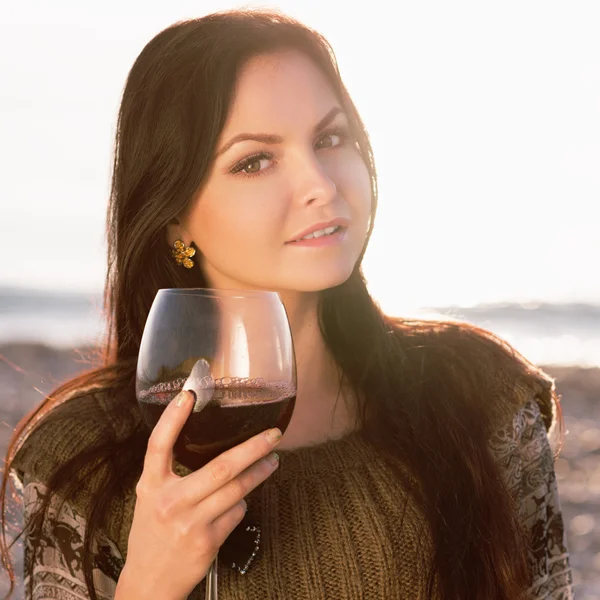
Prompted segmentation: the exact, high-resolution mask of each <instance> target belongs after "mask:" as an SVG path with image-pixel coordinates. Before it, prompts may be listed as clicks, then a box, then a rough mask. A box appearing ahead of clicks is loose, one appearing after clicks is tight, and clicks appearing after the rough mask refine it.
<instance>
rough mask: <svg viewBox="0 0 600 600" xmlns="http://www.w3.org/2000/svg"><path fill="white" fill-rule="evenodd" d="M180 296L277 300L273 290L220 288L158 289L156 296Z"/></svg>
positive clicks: (276, 294)
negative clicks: (161, 294)
mask: <svg viewBox="0 0 600 600" xmlns="http://www.w3.org/2000/svg"><path fill="white" fill-rule="evenodd" d="M160 293H163V294H174V295H178V294H181V295H182V296H202V297H205V298H233V299H235V298H240V299H241V298H277V299H278V300H280V299H281V298H280V297H279V293H278V292H275V291H273V290H245V289H220V288H160V289H159V290H158V292H157V295H158V294H160Z"/></svg>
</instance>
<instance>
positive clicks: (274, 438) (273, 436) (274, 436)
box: [266, 427, 282, 444]
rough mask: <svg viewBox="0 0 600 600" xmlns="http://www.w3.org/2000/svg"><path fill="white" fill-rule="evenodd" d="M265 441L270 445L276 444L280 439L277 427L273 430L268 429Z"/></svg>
mask: <svg viewBox="0 0 600 600" xmlns="http://www.w3.org/2000/svg"><path fill="white" fill-rule="evenodd" d="M266 436H267V440H269V442H271V444H276V443H277V442H278V441H279V440H280V439H281V437H282V433H281V431H280V430H279V429H277V427H275V429H269V431H267V433H266Z"/></svg>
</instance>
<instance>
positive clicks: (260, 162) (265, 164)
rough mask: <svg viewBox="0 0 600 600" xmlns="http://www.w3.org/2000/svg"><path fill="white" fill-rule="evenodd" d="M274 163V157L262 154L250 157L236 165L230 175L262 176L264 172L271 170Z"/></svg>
mask: <svg viewBox="0 0 600 600" xmlns="http://www.w3.org/2000/svg"><path fill="white" fill-rule="evenodd" d="M272 161H273V155H272V154H267V153H265V152H261V153H260V154H255V155H254V156H249V157H248V158H245V159H244V160H242V161H240V162H239V163H238V164H237V165H235V166H234V167H233V168H232V169H231V170H230V173H232V174H234V175H235V174H236V173H241V174H243V175H262V173H263V172H264V171H266V170H267V169H269V167H270V166H271V165H270V163H271V162H272Z"/></svg>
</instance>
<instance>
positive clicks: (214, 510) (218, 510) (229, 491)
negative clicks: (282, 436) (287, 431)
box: [198, 452, 279, 523]
mask: <svg viewBox="0 0 600 600" xmlns="http://www.w3.org/2000/svg"><path fill="white" fill-rule="evenodd" d="M278 466H279V456H278V455H277V453H275V452H273V453H271V454H269V455H268V456H266V457H265V458H263V459H261V460H259V461H258V462H256V463H254V464H253V465H252V466H251V467H248V468H247V469H246V470H245V471H244V472H243V473H240V474H239V475H238V476H237V477H236V478H235V479H233V480H231V481H230V482H229V483H226V484H225V485H224V486H222V487H221V488H219V489H218V490H217V491H216V492H214V493H213V494H210V496H207V497H206V498H205V499H204V500H202V502H200V503H199V505H198V511H199V514H201V515H202V517H201V518H202V519H205V522H207V523H210V522H214V521H216V520H218V519H219V517H220V516H221V515H222V514H223V513H224V512H226V511H228V510H229V509H230V508H232V507H234V506H235V505H236V504H239V503H240V501H241V500H243V499H244V498H245V496H247V495H248V494H249V493H250V492H251V491H252V490H253V489H254V488H256V487H258V486H259V485H260V484H261V483H263V482H264V481H265V480H266V479H268V478H269V477H270V476H271V475H272V474H273V473H274V472H275V471H276V470H277V467H278Z"/></svg>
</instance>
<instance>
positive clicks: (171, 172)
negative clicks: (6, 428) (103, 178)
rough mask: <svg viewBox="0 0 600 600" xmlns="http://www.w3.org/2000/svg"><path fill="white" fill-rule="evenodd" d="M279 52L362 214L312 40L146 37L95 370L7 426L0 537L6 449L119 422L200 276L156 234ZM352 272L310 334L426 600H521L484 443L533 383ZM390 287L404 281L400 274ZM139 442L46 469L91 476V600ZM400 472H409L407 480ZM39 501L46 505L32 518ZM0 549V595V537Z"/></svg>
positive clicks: (118, 150)
mask: <svg viewBox="0 0 600 600" xmlns="http://www.w3.org/2000/svg"><path fill="white" fill-rule="evenodd" d="M281 49H296V50H299V51H301V52H303V53H305V55H307V56H308V57H310V58H311V59H312V60H313V61H314V64H315V65H317V67H318V68H320V69H321V70H322V72H323V73H324V74H325V75H326V77H327V78H328V80H329V82H330V83H331V85H332V86H333V89H334V91H335V93H336V94H337V97H338V99H339V101H340V103H341V105H342V108H343V109H344V110H345V112H346V114H347V115H348V117H349V121H350V126H351V129H352V132H353V134H354V136H355V139H356V142H357V146H358V148H359V150H360V152H361V155H362V157H363V159H364V162H365V164H366V165H367V168H368V170H369V173H370V176H371V182H372V193H373V217H374V216H375V210H376V206H377V184H376V172H375V166H374V161H373V154H372V150H371V146H370V143H369V140H368V136H367V133H366V131H365V128H364V126H363V124H362V122H361V119H360V117H359V115H358V112H357V110H356V108H355V106H354V104H353V103H352V101H351V99H350V97H349V95H348V92H347V90H346V88H345V87H344V85H343V83H342V80H341V77H340V74H339V71H338V67H337V63H336V60H335V57H334V54H333V51H332V49H331V48H330V46H329V44H328V43H327V41H326V40H325V39H324V38H323V37H322V36H321V35H319V34H318V33H317V32H315V31H313V30H311V29H310V28H308V27H306V26H304V25H301V24H300V23H298V22H297V21H295V20H293V19H291V18H289V17H286V16H283V15H281V14H279V13H271V12H265V11H229V12H223V13H217V14H213V15H209V16H207V17H204V18H201V19H197V20H190V21H185V22H181V23H177V24H175V25H173V26H171V27H169V28H168V29H166V30H164V31H162V32H161V33H159V34H158V35H157V36H156V37H154V38H153V39H152V40H151V41H150V42H149V43H148V44H147V45H146V47H145V48H144V49H143V51H142V52H141V54H140V56H139V57H138V58H137V60H136V61H135V64H134V65H133V67H132V69H131V71H130V73H129V76H128V79H127V83H126V86H125V89H124V92H123V98H122V103H121V107H120V111H119V115H118V122H117V135H116V147H115V158H114V170H113V178H112V189H111V196H110V203H109V209H108V226H107V227H108V273H107V280H106V288H105V306H106V313H107V319H108V324H109V328H108V339H107V342H106V345H105V347H104V366H103V367H101V368H98V369H96V370H93V371H90V372H88V373H85V374H83V375H81V376H79V377H78V378H76V379H74V380H72V381H69V382H67V383H66V384H65V385H63V386H62V387H60V388H59V389H58V390H56V392H54V393H53V394H52V395H51V396H50V397H48V398H47V399H46V400H45V401H44V402H42V403H41V405H40V406H39V407H37V408H36V409H35V410H34V411H32V413H30V414H28V415H27V416H26V417H24V418H23V420H22V421H21V422H20V423H19V425H18V427H17V429H16V431H15V434H14V436H13V438H12V440H11V444H10V446H9V451H8V455H7V461H6V467H5V470H4V475H3V480H2V490H1V501H2V516H3V525H4V526H6V522H5V520H4V502H5V497H6V484H7V473H8V471H9V469H10V466H11V462H12V460H13V458H14V455H15V450H16V449H17V448H18V446H19V443H20V440H22V439H23V438H24V436H25V435H27V434H28V432H29V431H30V430H31V429H32V427H33V426H34V424H36V423H39V422H40V420H42V419H48V418H51V415H49V414H48V413H49V411H50V409H51V408H53V407H55V406H56V405H57V404H59V403H61V402H63V401H65V399H66V398H69V402H77V399H78V397H82V395H83V394H84V393H85V392H86V390H90V389H96V390H99V391H101V392H102V393H103V394H106V395H107V396H109V397H112V398H114V399H115V402H114V407H115V408H114V410H115V411H119V410H124V408H123V407H129V408H130V409H131V407H132V406H133V405H135V403H136V399H135V393H134V379H135V363H136V358H137V354H138V350H139V346H140V341H141V336H142V331H143V328H144V323H145V320H146V318H147V315H148V312H149V309H150V306H151V303H152V301H153V299H154V296H155V294H156V292H157V290H159V289H160V288H175V287H204V286H205V283H206V282H205V279H204V277H203V274H202V271H201V269H200V268H198V267H195V268H193V269H190V270H187V269H182V268H180V267H178V266H177V265H175V263H174V261H172V259H171V257H170V255H169V251H168V248H167V243H166V236H165V228H166V226H167V224H169V222H171V220H172V219H174V218H176V217H177V216H178V215H179V214H180V213H181V212H182V211H183V210H184V209H185V208H186V206H187V205H188V203H189V202H190V200H191V198H192V197H193V196H194V194H195V192H196V191H197V190H198V188H199V187H200V185H201V183H202V181H203V179H204V178H205V176H206V175H207V173H208V171H209V168H210V166H211V162H212V160H213V155H214V150H215V144H216V142H217V139H218V136H219V134H220V132H221V130H222V128H223V126H224V124H225V120H226V117H227V114H228V110H229V107H230V104H231V99H232V93H233V88H234V83H235V81H236V76H237V73H238V72H239V70H240V68H241V66H243V64H244V62H245V61H247V60H248V59H249V58H250V57H252V56H255V55H257V54H262V53H266V52H271V51H277V50H281ZM373 221H374V218H373V219H372V224H373ZM371 227H372V225H371ZM369 235H370V232H369ZM365 248H366V245H365ZM363 253H364V250H363ZM361 262H362V256H361V257H360V260H359V261H358V263H357V265H356V268H355V269H354V271H353V273H352V275H351V276H350V278H349V279H348V280H347V281H346V282H345V283H343V284H342V285H340V286H338V287H335V288H332V289H328V290H325V291H324V292H322V293H321V297H320V305H319V318H320V327H321V331H322V334H323V337H324V339H325V341H326V343H327V345H328V346H329V348H330V349H331V351H332V353H333V355H334V356H335V358H336V360H337V363H338V365H339V367H340V369H341V372H342V373H343V374H344V377H345V378H347V381H348V382H349V383H350V385H351V386H352V387H353V389H354V390H355V392H356V394H355V395H356V398H357V399H356V402H357V406H356V409H357V414H358V415H359V425H360V427H361V431H362V435H364V437H365V438H366V439H367V440H368V441H369V442H370V443H371V444H372V445H373V446H375V447H376V448H378V449H379V450H380V452H381V454H382V455H383V456H384V457H386V458H387V459H388V460H389V462H390V464H391V465H393V466H394V469H396V472H397V474H398V477H400V478H403V480H404V482H405V483H406V485H407V488H408V489H410V490H411V492H412V493H413V494H414V495H415V497H417V498H418V501H419V503H420V505H421V506H422V509H423V511H424V514H425V517H426V519H427V522H428V525H429V527H430V531H431V535H432V539H433V548H434V553H433V557H432V563H431V569H430V572H429V577H428V582H429V583H428V589H427V595H428V596H429V597H432V596H433V594H434V591H435V593H439V594H440V597H442V598H448V599H459V598H474V599H475V598H477V599H484V598H485V599H486V600H492V599H497V600H509V599H511V600H512V599H513V598H517V597H520V594H521V593H522V591H523V590H524V589H525V588H526V587H527V585H528V571H527V551H526V540H525V539H524V538H523V534H522V533H521V530H520V528H519V525H518V521H517V517H516V511H515V507H514V506H513V505H512V502H511V498H510V496H509V494H508V492H507V490H506V489H505V487H504V484H503V482H502V479H501V475H500V473H499V470H498V467H497V466H496V464H495V462H494V460H493V458H492V457H491V455H490V453H489V450H488V445H487V443H488V436H489V434H490V431H491V430H492V427H493V426H494V423H495V420H494V419H495V417H494V415H495V414H499V412H501V407H502V404H503V403H507V404H509V402H508V400H507V399H506V398H508V396H510V394H512V393H513V392H514V388H513V384H516V383H517V382H520V383H527V382H540V381H542V382H543V383H544V385H545V384H546V383H547V380H546V379H545V377H544V375H543V374H542V373H541V372H539V371H538V370H537V369H536V368H535V367H534V366H533V365H531V364H530V363H529V362H527V361H526V360H525V359H524V358H523V357H521V356H520V355H518V354H517V353H516V352H515V351H514V350H513V349H512V348H510V347H509V346H508V345H507V344H505V343H503V342H502V341H501V340H499V339H497V338H495V337H494V336H493V335H492V334H490V333H489V332H486V331H484V330H481V329H478V328H476V327H474V326H471V325H467V324H464V323H463V324H460V323H454V322H447V321H442V320H440V321H425V320H414V319H402V318H391V317H389V316H387V315H385V314H384V313H383V312H382V311H381V310H380V308H379V307H378V305H377V304H376V302H375V301H374V300H373V299H372V298H371V296H370V294H369V293H368V290H367V286H366V284H365V280H364V277H363V275H362V271H361ZM389 276H390V277H391V278H395V279H402V277H403V275H402V268H401V265H400V264H398V265H397V267H396V268H395V269H391V270H390V273H389ZM404 285H405V286H410V285H411V282H409V281H404ZM546 388H547V386H546ZM547 389H548V388H547ZM548 393H550V394H553V391H552V390H549V391H548ZM554 400H556V398H554ZM100 431H104V430H102V428H100ZM147 440H148V434H147V432H145V431H144V430H141V429H140V428H134V429H132V431H130V432H129V434H128V435H127V436H125V437H123V438H120V439H117V438H116V437H115V436H114V434H113V433H111V431H110V428H106V431H105V433H102V434H101V435H100V441H98V442H97V443H95V444H93V447H91V448H89V449H88V450H86V451H85V452H82V453H79V454H78V455H77V456H75V457H74V458H73V459H72V460H70V461H68V462H67V463H65V464H61V465H59V467H58V468H57V469H56V471H55V472H54V474H53V475H52V477H51V478H50V480H49V482H48V489H49V490H50V492H51V493H53V494H56V493H58V492H59V491H60V493H61V496H62V497H63V498H65V499H68V498H69V497H70V494H71V493H74V490H75V489H76V487H77V485H78V483H79V482H81V481H82V478H83V477H85V476H86V475H89V472H90V468H88V467H90V465H93V470H94V472H95V476H97V477H99V478H100V480H101V482H102V484H101V485H99V486H98V490H99V491H98V492H97V494H96V495H95V496H94V497H93V499H92V500H91V502H90V505H89V506H88V507H87V514H86V515H85V516H86V519H87V524H88V527H87V530H86V536H85V541H84V549H85V554H84V557H85V558H84V572H85V576H86V583H87V586H88V590H89V594H90V597H91V598H92V599H94V600H95V598H96V594H95V592H94V589H93V582H92V575H91V573H92V570H91V569H92V565H91V558H90V557H91V552H90V549H91V540H92V539H93V536H94V532H95V531H96V530H97V529H98V528H100V527H101V526H102V524H103V523H104V522H105V521H106V518H107V506H108V502H109V499H110V497H111V496H112V495H114V494H116V493H118V492H119V490H121V489H123V488H124V487H125V486H127V485H130V484H132V482H134V481H135V478H136V477H137V476H139V473H140V469H141V464H142V461H143V456H144V453H145V449H146V444H147ZM399 459H401V461H400V460H399ZM400 462H402V464H403V465H405V466H408V470H409V472H410V473H412V474H413V477H412V478H411V479H410V480H408V479H407V478H405V475H404V473H405V472H406V471H405V470H404V469H403V468H400V466H399V464H400ZM414 481H416V482H417V484H416V485H414ZM49 500H50V494H49V495H48V497H47V498H46V502H45V505H44V507H43V508H42V515H44V514H45V513H44V511H45V509H46V507H47V506H48V503H49ZM399 525H400V524H399ZM3 533H4V530H3ZM1 550H2V556H3V559H4V562H5V565H6V567H7V570H8V571H9V573H10V577H11V583H13V584H14V575H13V573H12V568H11V565H10V559H9V555H8V551H7V548H6V540H5V538H4V536H3V537H2V547H1ZM28 568H29V569H31V565H28ZM11 590H12V586H11Z"/></svg>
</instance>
